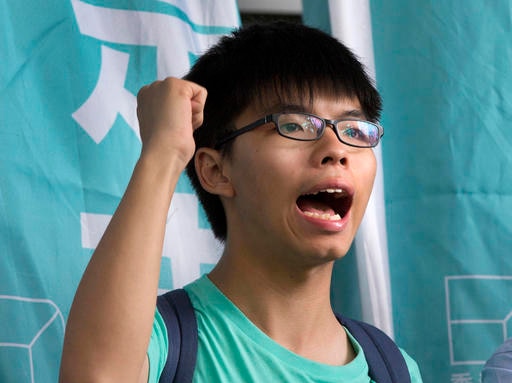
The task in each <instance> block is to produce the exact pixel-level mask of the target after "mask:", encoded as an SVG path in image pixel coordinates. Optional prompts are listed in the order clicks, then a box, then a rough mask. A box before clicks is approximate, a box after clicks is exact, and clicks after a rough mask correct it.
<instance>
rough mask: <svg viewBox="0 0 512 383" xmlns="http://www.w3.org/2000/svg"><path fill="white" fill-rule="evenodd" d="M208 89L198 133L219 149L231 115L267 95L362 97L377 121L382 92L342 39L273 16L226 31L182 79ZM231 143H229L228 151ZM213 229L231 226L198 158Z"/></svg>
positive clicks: (220, 231)
mask: <svg viewBox="0 0 512 383" xmlns="http://www.w3.org/2000/svg"><path fill="white" fill-rule="evenodd" d="M184 78H185V79H187V80H189V81H193V82H195V83H197V84H199V85H202V86H203V87H205V88H206V90H207V91H208V97H207V99H206V104H205V108H204V121H203V124H202V126H201V127H200V128H199V129H196V131H195V132H194V137H195V141H196V150H197V148H200V147H209V148H213V147H214V146H215V144H216V142H217V141H218V140H219V138H220V137H222V136H223V135H225V134H226V133H227V132H228V131H231V130H233V129H234V125H233V121H234V120H235V119H236V118H237V117H238V116H239V115H240V114H241V113H242V112H244V111H245V110H246V109H247V107H248V106H249V105H252V104H253V103H258V104H260V105H261V104H262V103H264V100H265V99H268V98H269V97H272V98H274V99H275V98H276V97H277V98H278V99H283V100H289V99H293V98H296V97H297V96H299V97H303V98H306V99H308V100H310V101H312V100H313V98H314V95H319V94H321V95H328V96H335V97H339V98H343V97H347V98H356V99H358V100H359V102H360V104H361V108H362V110H363V112H364V114H365V116H366V118H367V119H368V120H369V121H372V122H377V121H378V120H379V118H380V113H381V109H382V101H381V97H380V95H379V93H378V91H377V90H376V88H375V86H374V83H373V81H372V80H371V79H370V78H369V77H368V75H367V74H366V71H365V69H364V67H363V65H362V64H361V63H360V62H359V61H358V59H357V58H356V57H355V55H354V54H353V53H352V52H351V51H350V50H349V49H348V48H347V47H346V46H345V45H343V44H342V43H340V42H339V41H338V40H336V39H335V38H333V37H331V36H329V35H328V34H326V33H324V32H322V31H320V30H318V29H315V28H311V27H308V26H305V25H302V24H299V23H291V22H282V21H279V22H271V23H262V24H253V25H249V26H247V27H243V28H239V29H237V30H235V31H233V32H232V33H231V34H230V35H226V36H224V37H222V38H221V39H220V40H219V42H218V43H217V44H216V45H214V46H213V47H211V48H210V49H209V50H208V51H207V52H206V53H205V54H204V55H202V56H201V57H200V58H199V59H198V60H197V61H196V63H195V64H194V65H193V67H192V68H191V70H190V71H189V73H188V74H187V75H186V76H185V77H184ZM229 149H230V143H227V144H226V145H224V146H223V148H222V150H223V154H224V155H229ZM187 175H188V177H189V178H190V181H191V183H192V186H193V187H194V189H195V191H196V193H197V196H198V198H199V201H200V202H201V204H202V206H203V208H204V210H205V212H206V216H207V218H208V220H209V222H210V224H211V226H212V230H213V233H214V235H215V236H216V237H217V238H218V239H220V240H225V239H226V235H227V224H226V216H225V212H224V208H223V206H222V203H221V201H220V198H219V197H218V196H216V195H213V194H211V193H208V192H207V191H205V190H204V189H203V188H202V187H201V184H200V182H199V180H198V177H197V174H196V170H195V166H194V161H193V160H192V161H190V163H189V164H188V165H187Z"/></svg>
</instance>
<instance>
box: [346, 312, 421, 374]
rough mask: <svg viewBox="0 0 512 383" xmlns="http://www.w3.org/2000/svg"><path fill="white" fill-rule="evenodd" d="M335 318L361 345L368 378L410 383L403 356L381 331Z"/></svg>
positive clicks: (366, 325)
mask: <svg viewBox="0 0 512 383" xmlns="http://www.w3.org/2000/svg"><path fill="white" fill-rule="evenodd" d="M336 317H337V318H338V320H339V321H340V323H341V324H342V325H343V326H345V327H346V328H347V329H348V331H349V332H350V333H351V334H352V336H353V337H354V338H355V339H356V340H357V341H358V342H359V344H360V345H361V347H362V349H363V351H364V355H365V357H366V361H367V362H368V368H369V375H370V378H371V379H372V380H373V381H375V382H377V383H410V382H411V375H410V373H409V369H408V368H407V363H406V362H405V359H404V356H403V355H402V353H401V351H400V349H399V348H398V346H397V345H396V344H395V342H394V341H393V340H392V339H391V338H390V337H389V336H387V335H386V334H385V333H384V332H383V331H381V330H379V329H378V328H377V327H374V326H372V325H370V324H368V323H364V322H360V321H357V320H354V319H349V318H345V317H343V316H341V315H339V314H336Z"/></svg>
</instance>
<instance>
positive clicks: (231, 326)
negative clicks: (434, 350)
mask: <svg viewBox="0 0 512 383" xmlns="http://www.w3.org/2000/svg"><path fill="white" fill-rule="evenodd" d="M185 290H186V291H187V293H188V294H189V296H190V299H191V301H192V305H193V306H194V309H195V313H196V317H197V326H198V342H199V344H198V353H197V364H196V369H195V372H194V379H193V382H194V383H203V382H209V383H211V382H265V383H267V382H315V383H319V382H321V383H331V382H332V383H334V382H351V383H370V382H371V381H370V378H369V377H368V364H367V363H366V359H365V357H364V352H363V350H362V349H361V347H360V345H359V344H358V343H357V341H356V340H355V339H354V338H353V337H352V336H351V335H350V334H349V337H350V340H351V342H352V345H353V347H354V350H355V352H356V354H357V355H356V358H355V359H354V360H352V361H351V362H350V363H348V364H346V365H343V366H331V365H326V364H322V363H318V362H314V361H311V360H309V359H306V358H303V357H301V356H299V355H297V354H295V353H293V352H291V351H289V350H288V349H286V348H284V347H283V346H281V345H279V344H278V343H276V342H275V341H274V340H272V339H271V338H270V337H269V336H267V335H266V334H265V333H264V332H262V331H261V330H260V329H258V328H257V327H256V326H255V325H254V324H252V322H251V321H249V319H247V317H246V316H245V315H244V314H243V313H242V312H241V311H240V310H239V309H238V308H237V307H236V306H235V305H234V304H233V303H232V302H231V301H230V300H229V299H228V298H227V297H226V296H225V295H224V294H222V292H221V291H220V290H219V289H217V287H216V286H215V285H214V284H213V283H212V282H211V281H210V280H209V279H208V277H206V276H203V277H201V278H200V279H198V280H197V281H195V282H193V283H191V284H189V285H187V286H186V287H185ZM167 350H168V339H167V331H166V329H165V324H164V323H163V320H162V318H161V316H160V314H159V313H158V312H156V314H155V322H154V325H153V334H152V336H151V340H150V345H149V349H148V357H149V380H148V382H150V383H156V382H158V379H159V376H160V373H161V371H162V369H163V366H164V364H165V360H166V358H167ZM402 353H403V355H404V357H405V360H406V362H407V365H408V367H409V371H410V373H411V381H412V383H421V381H422V380H421V376H420V372H419V369H418V366H417V364H416V362H415V361H414V360H412V359H411V357H410V356H408V355H407V354H406V353H405V352H403V351H402Z"/></svg>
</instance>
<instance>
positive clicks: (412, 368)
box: [400, 349, 423, 383]
mask: <svg viewBox="0 0 512 383" xmlns="http://www.w3.org/2000/svg"><path fill="white" fill-rule="evenodd" d="M400 351H401V352H402V355H403V356H404V359H405V363H406V364H407V368H408V369H409V373H410V375H411V383H422V382H423V380H422V379H421V374H420V368H419V367H418V363H416V361H415V360H414V359H413V358H411V357H410V356H409V354H407V353H406V352H405V351H404V350H402V349H400Z"/></svg>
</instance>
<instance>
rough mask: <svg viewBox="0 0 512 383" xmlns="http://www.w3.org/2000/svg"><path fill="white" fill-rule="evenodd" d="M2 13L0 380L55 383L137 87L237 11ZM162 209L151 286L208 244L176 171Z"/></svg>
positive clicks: (57, 4)
mask: <svg viewBox="0 0 512 383" xmlns="http://www.w3.org/2000/svg"><path fill="white" fill-rule="evenodd" d="M0 21H1V23H0V25H1V27H0V36H1V37H0V52H1V66H0V323H1V325H0V382H16V383H24V382H30V383H54V382H57V381H58V370H59V363H60V354H61V351H62V341H63V336H64V329H65V322H66V320H67V316H68V313H69V307H70V305H71V301H72V299H73V296H74V293H75V289H76V287H77V285H78V282H79V280H80V277H81V275H82V273H83V271H84V268H85V266H86V265H87V263H88V261H89V258H90V256H91V254H92V251H93V249H94V248H95V246H96V244H97V242H98V240H99V238H100V237H101V235H102V233H103V230H104V229H105V227H106V225H107V224H108V221H109V219H110V216H111V215H112V214H113V212H114V210H115V209H116V207H117V204H118V203H119V200H120V197H121V196H122V194H123V192H124V189H125V187H126V185H127V182H128V180H129V177H130V175H131V172H132V169H133V166H134V164H135V161H136V160H137V158H138V155H139V152H140V139H139V133H138V123H137V118H136V94H137V91H138V89H139V88H140V87H141V86H143V85H145V84H147V83H149V82H152V81H153V80H155V79H158V78H164V77H166V76H170V75H172V76H181V75H183V74H184V73H185V72H186V71H187V70H188V68H189V67H190V65H191V63H192V62H193V61H194V60H195V58H196V57H197V56H198V55H200V54H201V53H202V52H204V50H205V49H207V47H208V46H210V45H211V44H213V43H214V42H216V41H217V40H218V38H219V37H220V36H221V35H222V34H225V33H228V32H229V31H231V30H232V28H233V27H235V26H237V25H238V24H239V15H238V9H237V6H236V2H235V1H234V0H232V1H231V0H230V1H226V0H221V1H214V0H209V1H201V2H198V1H182V0H175V1H156V0H155V1H144V0H131V1H126V0H101V1H100V0H88V1H82V0H71V1H61V0H45V1H28V0H16V1H11V0H1V1H0ZM169 217H170V218H171V217H172V219H169V224H168V226H167V232H166V234H167V236H166V241H167V240H169V241H172V242H173V243H174V246H175V249H174V250H173V253H172V257H171V252H170V249H168V246H167V243H166V248H165V249H164V254H163V257H162V277H161V281H160V288H161V290H168V289H171V288H173V287H178V286H181V285H183V284H184V283H187V282H188V281H191V280H192V279H195V277H197V276H199V275H200V274H202V273H203V272H205V271H207V270H208V269H209V268H210V267H211V265H212V264H214V263H215V261H216V259H217V256H218V253H219V251H220V247H219V245H218V243H216V242H215V240H214V239H213V235H212V233H211V230H210V228H209V226H208V224H207V223H206V219H205V216H204V213H203V212H202V210H200V209H199V207H198V204H197V199H196V197H195V196H194V195H193V194H192V190H191V187H190V185H189V183H188V180H187V179H186V178H183V179H182V180H181V181H180V184H179V185H178V190H177V194H176V198H175V199H174V200H173V205H172V206H171V210H170V211H169ZM212 249H214V251H212ZM190 253H193V254H196V255H195V256H190ZM185 256H186V259H185Z"/></svg>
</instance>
